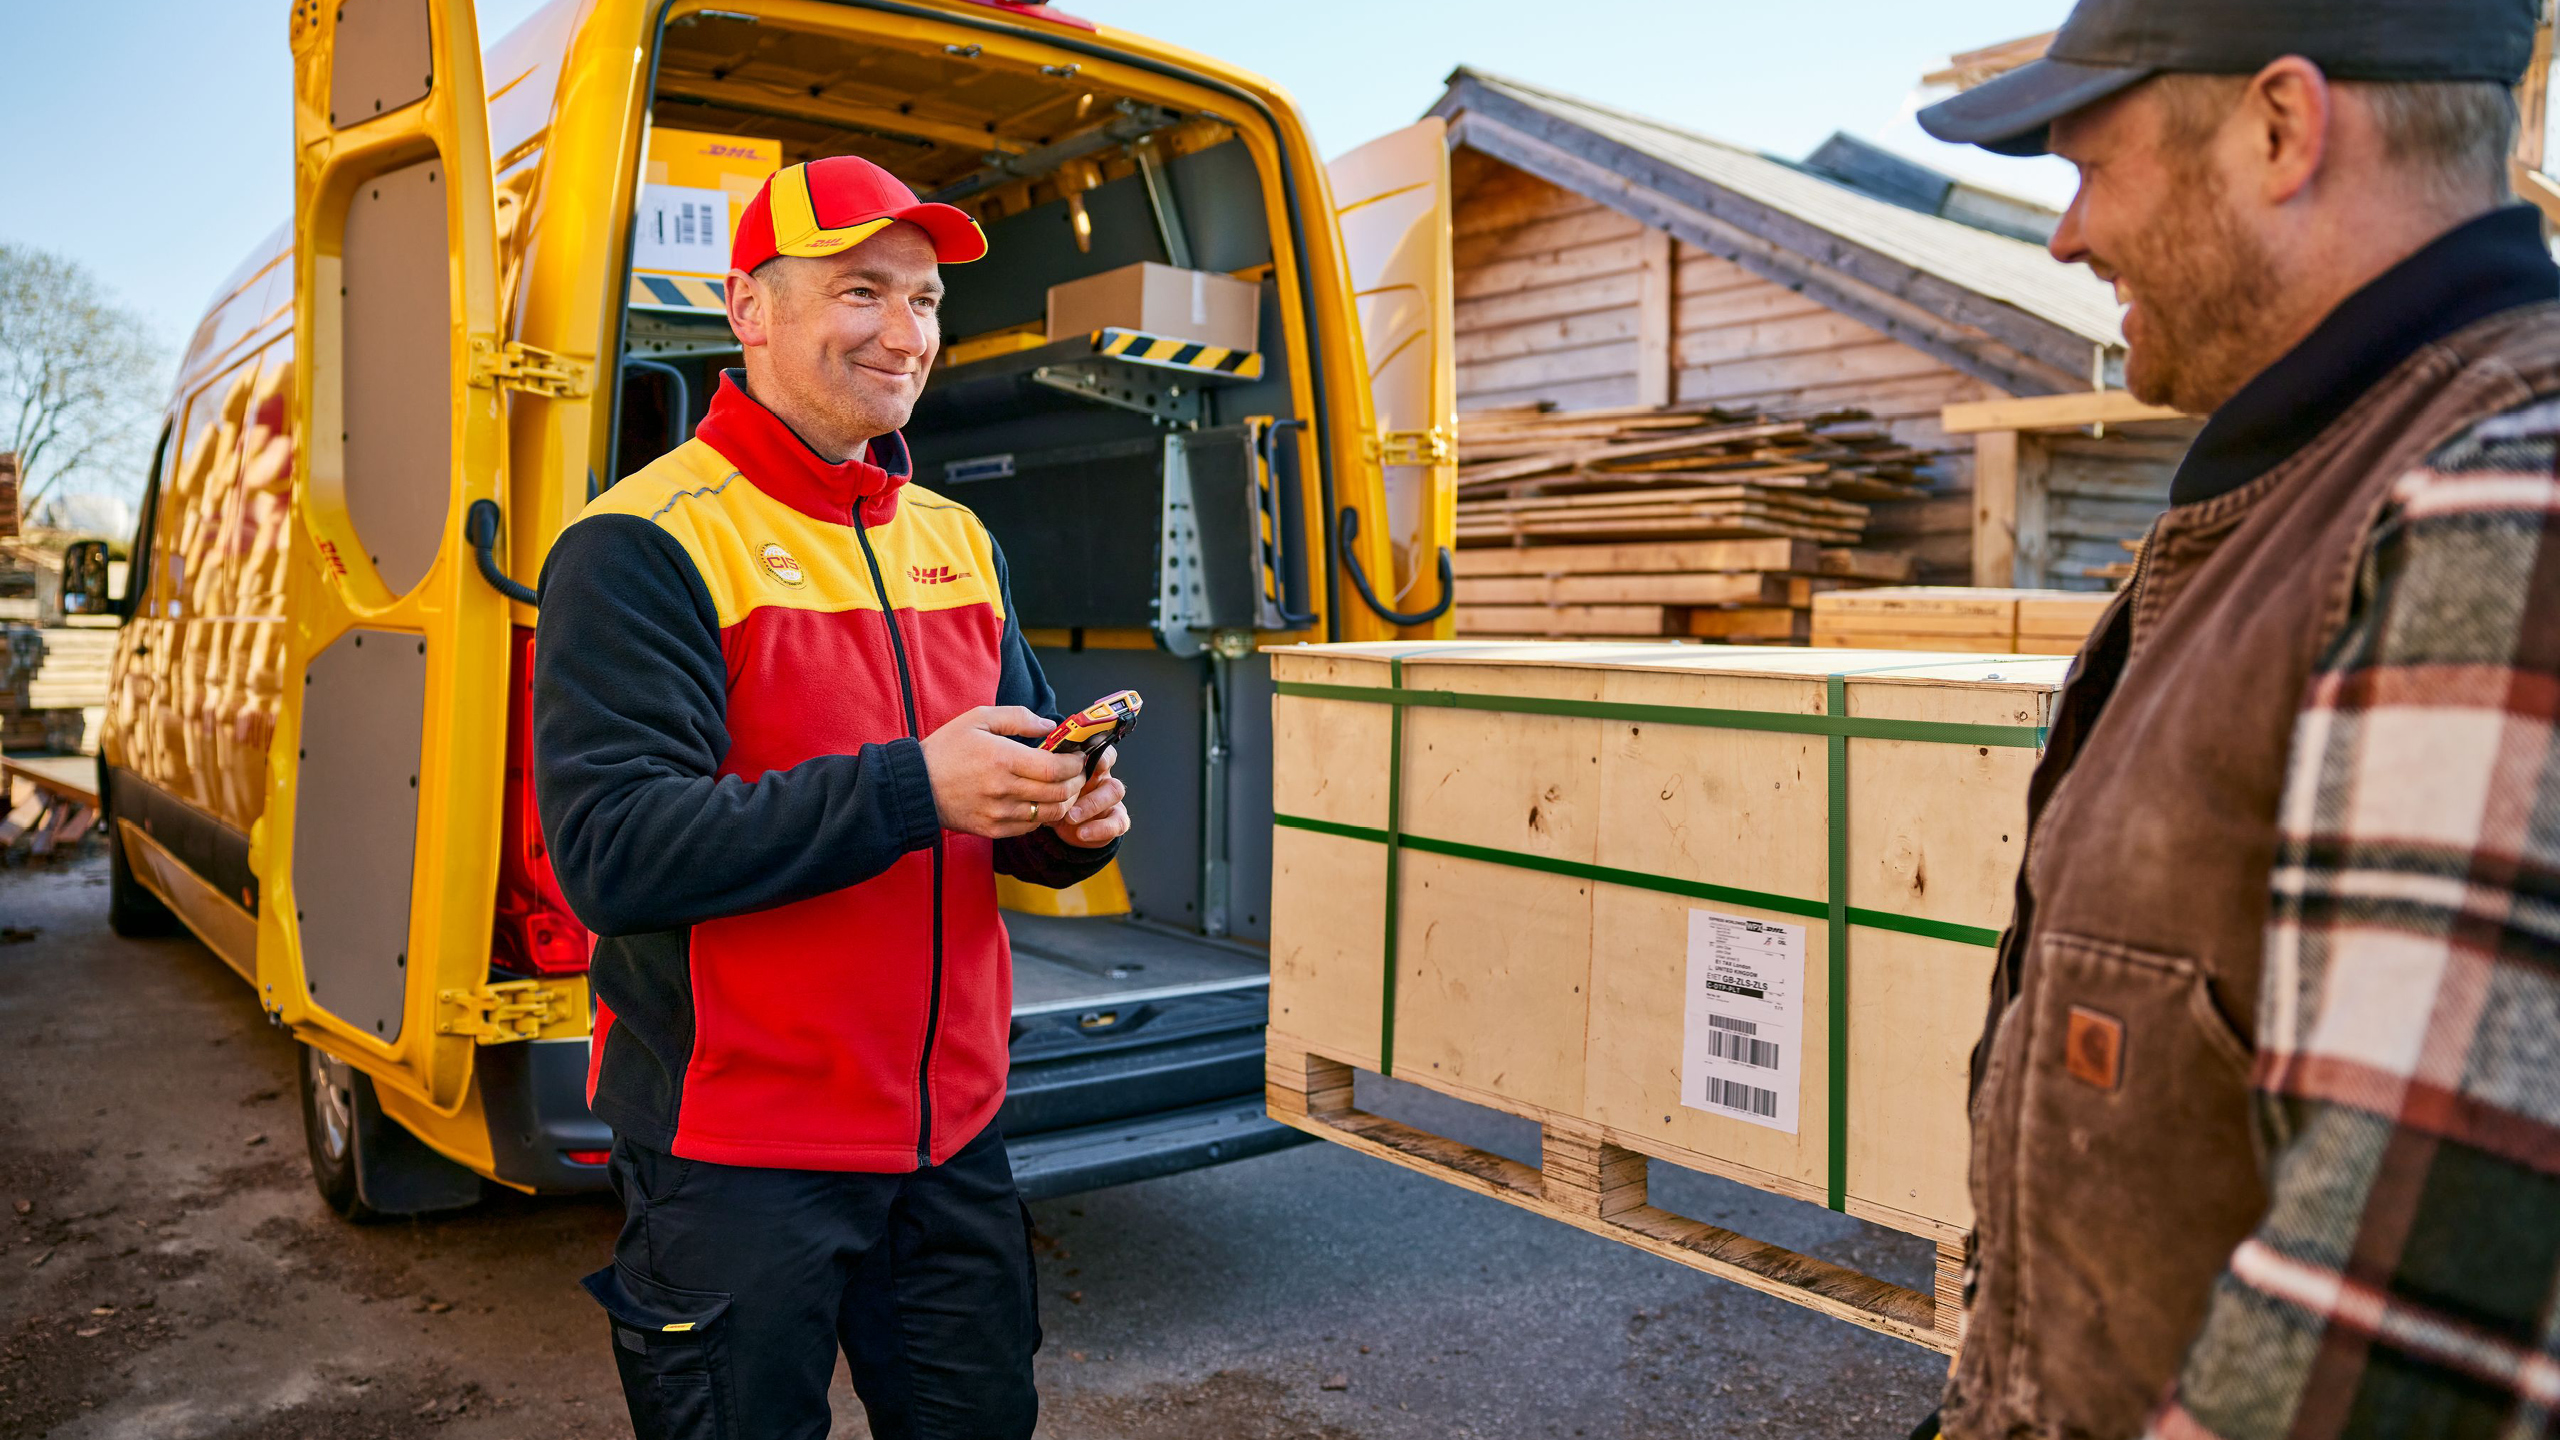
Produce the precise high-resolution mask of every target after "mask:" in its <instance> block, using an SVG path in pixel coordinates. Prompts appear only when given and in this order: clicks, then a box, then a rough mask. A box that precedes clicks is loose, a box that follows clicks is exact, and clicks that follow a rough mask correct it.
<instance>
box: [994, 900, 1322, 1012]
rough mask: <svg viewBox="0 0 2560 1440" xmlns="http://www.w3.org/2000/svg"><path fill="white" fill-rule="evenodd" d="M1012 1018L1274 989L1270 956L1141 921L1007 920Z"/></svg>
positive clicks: (1015, 916)
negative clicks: (1010, 941)
mask: <svg viewBox="0 0 2560 1440" xmlns="http://www.w3.org/2000/svg"><path fill="white" fill-rule="evenodd" d="M1004 925H1005V929H1006V930H1007V931H1008V932H1009V933H1010V934H1011V935H1012V936H1013V1013H1014V1014H1015V1015H1017V1016H1020V1015H1031V1014H1040V1013H1045V1012H1048V1011H1052V1010H1068V1009H1082V1008H1088V1007H1096V1006H1111V1005H1133V1004H1140V1003H1143V1002H1145V1001H1149V1000H1158V999H1171V998H1174V997H1176V996H1182V995H1199V994H1205V993H1210V992H1214V991H1222V990H1243V989H1253V988H1257V987H1261V986H1267V985H1269V984H1270V983H1271V962H1270V957H1269V956H1268V954H1267V953H1266V952H1264V951H1262V950H1258V949H1255V948H1253V947H1252V946H1248V945H1236V944H1229V943H1227V942H1225V941H1220V940H1209V939H1205V938H1203V937H1201V936H1198V935H1193V934H1189V933H1187V932H1184V931H1179V930H1173V929H1169V928H1166V927H1163V926H1158V925H1149V924H1147V923H1145V922H1144V921H1127V920H1117V919H1104V918H1094V919H1069V918H1064V917H1059V916H1049V915H1020V914H1015V913H1014V912H1012V911H1007V912H1005V917H1004Z"/></svg>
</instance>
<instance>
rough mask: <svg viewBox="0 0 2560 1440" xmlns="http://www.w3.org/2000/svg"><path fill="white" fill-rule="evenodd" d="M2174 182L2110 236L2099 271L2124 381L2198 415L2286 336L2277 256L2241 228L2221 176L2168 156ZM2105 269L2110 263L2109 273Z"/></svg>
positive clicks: (2149, 398) (2140, 395)
mask: <svg viewBox="0 0 2560 1440" xmlns="http://www.w3.org/2000/svg"><path fill="white" fill-rule="evenodd" d="M2169 168H2170V170H2171V172H2172V175H2173V180H2172V184H2171V186H2170V189H2169V190H2168V192H2167V193H2165V194H2163V195H2162V197H2161V200H2160V204H2159V205H2158V206H2157V207H2155V208H2154V210H2153V212H2152V215H2151V219H2150V223H2149V224H2147V225H2144V226H2141V227H2139V228H2136V229H2133V230H2131V231H2129V232H2128V233H2127V234H2126V235H2125V236H2124V237H2123V238H2122V239H2121V240H2119V241H2118V242H2117V243H2116V245H2115V254H2114V257H2113V263H2112V264H2106V265H2103V266H2102V268H2100V269H2099V272H2098V273H2099V274H2100V275H2102V276H2104V277H2106V278H2108V279H2112V280H2113V281H2115V283H2116V294H2117V298H2119V299H2121V300H2124V301H2126V302H2127V304H2128V308H2127V310H2126V311H2125V320H2124V331H2125V344H2126V350H2125V362H2124V373H2125V388H2127V389H2129V390H2131V391H2132V392H2133V393H2134V396H2135V398H2137V399H2140V400H2142V401H2144V402H2145V403H2147V404H2152V405H2168V406H2173V407H2175V408H2177V409H2180V410H2184V411H2186V412H2187V413H2189V414H2191V415H2202V414H2205V413H2207V412H2209V411H2211V410H2213V409H2215V408H2217V407H2219V406H2220V405H2221V404H2222V402H2224V401H2225V400H2228V399H2230V398H2231V397H2232V396H2233V395H2234V394H2236V393H2238V391H2239V389H2240V387H2241V386H2243V385H2245V384H2247V383H2248V382H2249V380H2250V378H2251V377H2252V376H2254V375H2255V374H2257V372H2258V371H2259V369H2260V368H2262V367H2263V365H2264V363H2265V358H2266V356H2268V355H2269V354H2270V353H2275V352H2277V351H2281V349H2282V348H2283V342H2282V340H2281V339H2280V338H2277V337H2276V336H2275V334H2274V332H2275V331H2276V330H2277V329H2278V328H2279V327H2278V326H2276V325H2275V324H2273V323H2272V322H2273V321H2274V320H2275V313H2274V308H2273V305H2272V300H2273V297H2275V296H2276V295H2278V294H2280V293H2281V291H2280V290H2279V288H2278V277H2277V274H2276V262H2275V257H2274V256H2273V255H2272V254H2270V253H2269V252H2268V250H2267V248H2266V246H2265V244H2264V242H2263V241H2261V240H2260V239H2259V238H2258V237H2257V236H2256V235H2254V234H2252V233H2250V232H2249V231H2248V230H2246V229H2244V228H2243V227H2242V226H2241V225H2240V224H2239V223H2238V222H2237V220H2236V218H2235V217H2234V216H2233V214H2232V212H2231V208H2230V206H2229V205H2228V203H2227V202H2226V199H2225V195H2224V190H2223V186H2222V184H2221V181H2220V179H2219V177H2218V176H2217V175H2216V174H2215V173H2214V172H2213V171H2212V170H2211V169H2210V168H2209V167H2208V166H2207V165H2205V164H2203V163H2201V162H2199V161H2196V160H2195V159H2193V158H2192V157H2178V158H2173V163H2172V164H2171V165H2170V167H2169ZM2110 272H2112V273H2110Z"/></svg>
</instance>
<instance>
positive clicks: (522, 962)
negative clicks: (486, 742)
mask: <svg viewBox="0 0 2560 1440" xmlns="http://www.w3.org/2000/svg"><path fill="white" fill-rule="evenodd" d="M508 650H509V655H508V661H507V790H506V799H505V807H506V808H505V814H504V815H503V816H502V817H501V819H500V822H499V834H498V913H497V922H496V925H495V926H494V929H495V931H496V933H495V934H494V935H492V936H491V941H490V943H491V960H492V963H494V964H495V965H496V966H497V967H498V968H499V969H501V970H511V971H513V972H515V973H516V974H519V975H575V974H577V973H579V972H581V971H583V970H585V969H586V968H587V960H588V958H589V957H590V956H591V955H592V954H593V953H594V950H595V937H594V936H592V935H590V934H588V933H587V927H585V926H584V925H581V924H579V923H578V917H577V916H576V915H573V914H571V913H570V911H569V899H568V897H567V896H565V895H563V894H561V893H560V881H559V878H558V877H556V876H554V875H553V874H552V873H551V847H550V846H549V844H548V843H546V842H545V841H544V839H543V837H542V815H541V813H540V811H538V810H537V809H536V808H535V805H534V794H533V631H532V630H531V629H529V628H527V627H525V626H522V625H518V626H516V627H515V633H514V635H513V637H512V641H511V643H510V645H509V647H508Z"/></svg>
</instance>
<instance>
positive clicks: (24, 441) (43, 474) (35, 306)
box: [0, 243, 163, 514]
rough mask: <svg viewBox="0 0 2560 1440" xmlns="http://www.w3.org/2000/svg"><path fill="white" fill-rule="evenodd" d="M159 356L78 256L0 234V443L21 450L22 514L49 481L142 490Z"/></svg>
mask: <svg viewBox="0 0 2560 1440" xmlns="http://www.w3.org/2000/svg"><path fill="white" fill-rule="evenodd" d="M161 360H162V349H161V346H160V344H159V342H158V341H156V340H155V339H154V338H153V337H152V334H151V331H150V328H149V327H148V326H147V325H145V324H144V323H143V320H142V318H141V317H140V316H138V315H136V314H135V313H134V312H132V311H131V310H128V309H126V308H124V307H123V306H121V305H118V304H117V303H116V302H115V301H114V300H113V299H112V298H110V297H109V296H108V295H107V293H106V290H105V288H104V287H102V286H101V285H99V284H98V282H97V279H96V278H95V277H94V276H92V275H90V273H89V272H88V271H87V270H86V269H84V268H83V267H82V266H81V265H80V264H79V263H78V262H76V261H73V260H68V259H65V258H63V257H62V256H59V255H53V254H49V253H47V252H45V251H42V250H37V249H33V248H31V247H28V246H24V245H10V244H6V243H0V450H14V451H16V452H17V455H18V464H19V467H20V481H19V484H20V490H19V510H20V513H21V514H33V513H34V512H35V508H36V502H37V501H39V500H41V499H43V498H44V496H45V495H46V493H47V492H48V491H56V490H58V491H59V492H60V493H61V494H65V495H68V494H71V493H73V492H75V491H102V492H107V493H113V494H120V495H124V496H127V497H131V496H133V495H135V494H138V493H139V492H140V490H141V486H142V479H143V469H144V467H145V466H146V465H147V464H148V463H149V462H148V455H149V447H150V444H151V438H152V436H151V422H152V419H153V412H154V410H155V409H156V408H157V402H158V401H159V399H160V395H159V393H158V392H159V389H160V386H161V384H162V383H163V376H162V372H161Z"/></svg>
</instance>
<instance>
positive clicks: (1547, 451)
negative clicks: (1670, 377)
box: [1457, 406, 1928, 644]
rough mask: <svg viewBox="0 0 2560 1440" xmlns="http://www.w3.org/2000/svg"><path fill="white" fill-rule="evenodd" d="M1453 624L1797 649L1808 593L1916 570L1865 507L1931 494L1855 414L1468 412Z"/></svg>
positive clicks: (1912, 465) (1907, 454) (1903, 455)
mask: <svg viewBox="0 0 2560 1440" xmlns="http://www.w3.org/2000/svg"><path fill="white" fill-rule="evenodd" d="M1458 454H1459V469H1458V531H1457V538H1458V544H1459V546H1460V549H1459V552H1458V556H1457V573H1458V575H1459V577H1460V578H1459V581H1458V610H1457V617H1458V630H1459V633H1460V634H1464V635H1483V636H1496V635H1500V636H1519V637H1531V636H1536V637H1579V638H1636V637H1654V638H1661V637H1675V636H1677V637H1692V638H1701V639H1713V640H1725V641H1734V642H1742V643H1761V644H1767V643H1794V644H1803V643H1804V642H1805V641H1806V640H1807V639H1808V638H1809V636H1810V633H1811V630H1810V623H1811V622H1810V616H1811V604H1812V598H1813V596H1814V595H1815V594H1816V593H1818V592H1821V591H1824V590H1831V589H1838V588H1842V587H1846V586H1854V585H1862V584H1892V583H1897V582H1901V581H1907V580H1909V579H1910V578H1911V575H1912V570H1911V561H1910V559H1909V558H1908V557H1907V556H1901V555H1893V554H1885V553H1879V552H1871V551H1864V550H1860V549H1859V548H1857V547H1858V545H1859V542H1860V541H1861V540H1862V539H1863V538H1864V537H1865V533H1866V523H1867V516H1868V504H1869V502H1872V501H1878V500H1903V499H1911V498H1916V497H1918V496H1921V495H1925V494H1927V493H1928V485H1927V482H1926V479H1925V478H1924V477H1923V476H1922V475H1921V474H1920V473H1919V470H1918V466H1919V465H1920V464H1921V463H1922V462H1923V460H1924V459H1925V458H1926V457H1925V456H1923V455H1922V454H1921V453H1920V452H1918V451H1915V450H1912V449H1910V448H1908V447H1906V446H1902V445H1898V444H1896V443H1894V441H1893V440H1892V438H1891V437H1890V436H1889V435H1888V434H1887V433H1886V432H1885V430H1884V428H1883V427H1882V426H1880V425H1878V424H1876V423H1875V422H1874V421H1873V420H1872V419H1871V418H1869V417H1868V416H1867V415H1866V414H1865V413H1864V412H1861V411H1854V410H1834V411H1823V412H1819V413H1815V414H1809V415H1798V416H1774V415H1763V414H1757V413H1750V412H1737V411H1730V410H1717V409H1712V408H1704V407H1697V408H1674V409H1658V408H1652V407H1643V406H1636V407H1627V408H1622V409H1612V410H1580V411H1547V410H1541V409H1538V408H1537V407H1534V406H1519V407H1513V408H1508V409H1499V410H1483V411H1476V412H1473V413H1470V414H1467V415H1464V416H1461V417H1460V419H1459V427H1458Z"/></svg>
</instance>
